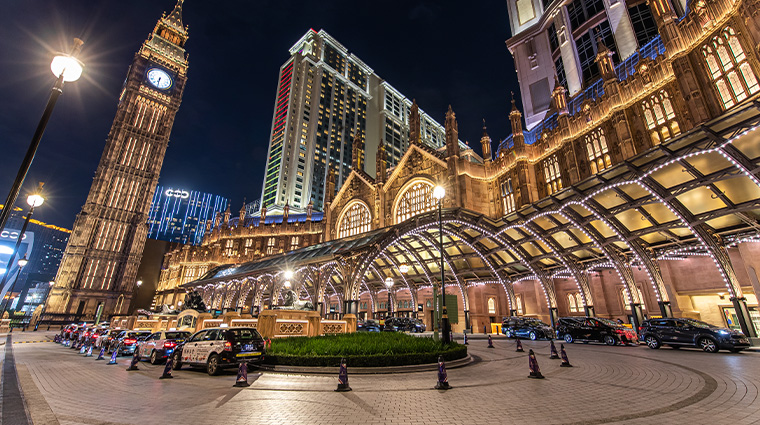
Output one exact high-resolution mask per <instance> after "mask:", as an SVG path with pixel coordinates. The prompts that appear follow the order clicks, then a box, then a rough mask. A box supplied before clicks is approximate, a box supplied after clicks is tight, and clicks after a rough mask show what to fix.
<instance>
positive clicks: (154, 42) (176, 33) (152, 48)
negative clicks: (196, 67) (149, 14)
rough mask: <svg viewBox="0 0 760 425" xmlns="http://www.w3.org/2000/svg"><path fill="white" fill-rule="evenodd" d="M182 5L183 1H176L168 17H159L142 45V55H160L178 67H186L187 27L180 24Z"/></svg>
mask: <svg viewBox="0 0 760 425" xmlns="http://www.w3.org/2000/svg"><path fill="white" fill-rule="evenodd" d="M182 3H184V0H178V1H177V5H176V6H174V10H172V11H171V13H169V15H167V14H166V13H164V14H163V15H161V18H160V19H159V20H158V22H157V23H156V27H155V28H153V33H152V34H151V35H150V38H149V39H148V40H147V41H146V42H145V43H144V44H143V47H142V49H141V51H142V54H143V55H146V56H149V55H160V56H163V57H164V58H166V59H169V60H170V61H172V62H175V63H176V64H178V65H182V66H183V67H186V66H187V56H186V55H185V43H186V42H187V38H188V34H187V26H185V24H184V23H182Z"/></svg>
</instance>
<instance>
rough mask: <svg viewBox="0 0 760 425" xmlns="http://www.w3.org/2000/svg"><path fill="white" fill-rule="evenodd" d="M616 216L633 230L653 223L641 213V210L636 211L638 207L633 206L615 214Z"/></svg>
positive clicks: (626, 226) (621, 222) (627, 227)
mask: <svg viewBox="0 0 760 425" xmlns="http://www.w3.org/2000/svg"><path fill="white" fill-rule="evenodd" d="M615 218H617V219H618V220H619V221H620V224H622V225H623V226H625V228H626V229H628V230H629V231H631V232H633V231H635V230H639V229H643V228H644V227H649V226H651V225H652V223H650V222H649V220H647V219H646V218H645V217H644V216H643V215H641V213H640V212H638V211H636V209H633V208H631V209H629V210H625V211H623V212H621V213H618V214H615Z"/></svg>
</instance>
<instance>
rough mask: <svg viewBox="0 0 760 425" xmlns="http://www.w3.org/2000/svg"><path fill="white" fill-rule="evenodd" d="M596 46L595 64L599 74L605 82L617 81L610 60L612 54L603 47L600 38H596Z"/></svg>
mask: <svg viewBox="0 0 760 425" xmlns="http://www.w3.org/2000/svg"><path fill="white" fill-rule="evenodd" d="M596 46H597V50H598V53H597V54H596V64H597V66H598V67H599V73H600V74H601V75H602V78H603V79H604V81H605V82H608V81H611V80H614V79H617V75H616V74H615V63H614V61H613V60H612V55H614V53H613V52H612V50H610V49H608V48H607V46H605V45H604V42H603V41H602V38H601V37H597V39H596Z"/></svg>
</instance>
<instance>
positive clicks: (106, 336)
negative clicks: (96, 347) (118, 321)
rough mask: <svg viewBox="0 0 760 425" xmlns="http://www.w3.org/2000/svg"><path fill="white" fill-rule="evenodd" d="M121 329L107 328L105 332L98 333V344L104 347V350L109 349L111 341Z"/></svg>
mask: <svg viewBox="0 0 760 425" xmlns="http://www.w3.org/2000/svg"><path fill="white" fill-rule="evenodd" d="M122 330H123V329H120V328H116V329H109V330H108V331H107V332H105V333H103V334H102V335H100V346H101V347H106V350H107V351H109V350H111V344H112V343H113V341H114V339H115V338H116V337H117V336H118V335H119V334H120V333H121V331H122Z"/></svg>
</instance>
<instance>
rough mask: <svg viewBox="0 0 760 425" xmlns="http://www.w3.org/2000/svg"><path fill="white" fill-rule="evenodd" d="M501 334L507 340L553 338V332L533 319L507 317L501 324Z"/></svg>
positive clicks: (544, 324)
mask: <svg viewBox="0 0 760 425" xmlns="http://www.w3.org/2000/svg"><path fill="white" fill-rule="evenodd" d="M501 333H503V334H504V335H506V336H507V338H515V337H519V338H529V339H531V340H533V341H535V340H537V339H539V338H547V339H553V338H554V330H552V328H551V327H550V326H549V325H547V324H546V323H544V322H542V321H540V320H538V319H536V318H534V317H508V318H506V319H504V321H503V322H502V323H501Z"/></svg>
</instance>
